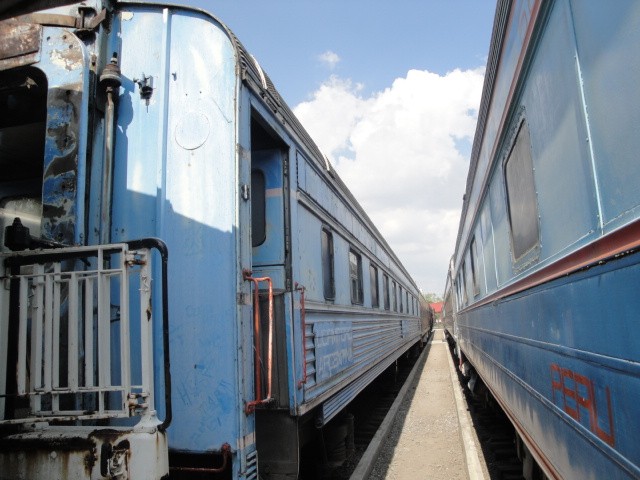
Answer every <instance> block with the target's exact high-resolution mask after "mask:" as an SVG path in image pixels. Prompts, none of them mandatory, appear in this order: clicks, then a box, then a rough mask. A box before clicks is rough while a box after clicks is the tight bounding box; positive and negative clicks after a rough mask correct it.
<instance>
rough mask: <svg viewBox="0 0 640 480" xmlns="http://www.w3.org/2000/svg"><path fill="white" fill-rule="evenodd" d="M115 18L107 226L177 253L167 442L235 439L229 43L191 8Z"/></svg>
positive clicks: (138, 11) (134, 9) (199, 447)
mask: <svg viewBox="0 0 640 480" xmlns="http://www.w3.org/2000/svg"><path fill="white" fill-rule="evenodd" d="M118 25H119V29H120V30H119V32H120V37H121V47H120V58H121V69H122V75H123V78H124V79H125V80H124V81H123V88H122V94H121V95H120V99H119V107H118V108H119V110H118V113H119V115H118V122H117V126H118V134H117V137H116V159H115V165H116V166H115V181H114V195H113V224H112V236H113V238H114V240H119V239H124V238H138V237H144V236H158V237H160V238H163V239H164V240H165V242H166V243H167V245H168V247H169V250H170V251H171V255H172V258H175V259H176V260H177V261H176V262H172V263H171V265H170V268H169V276H170V283H169V290H170V292H171V302H170V318H171V323H172V328H171V352H172V355H171V357H172V358H171V365H172V371H173V372H174V379H175V380H174V385H173V386H172V387H173V388H172V390H173V401H174V422H173V426H172V427H171V429H170V431H169V446H170V448H176V449H180V450H193V451H203V450H216V449H219V448H220V447H221V445H222V444H223V443H225V442H226V443H229V444H231V445H234V446H237V439H238V438H241V437H242V436H243V435H244V434H241V433H240V431H239V428H240V427H239V426H240V424H241V419H240V414H241V412H240V411H239V410H238V408H237V403H238V398H239V397H240V396H241V393H240V392H239V390H238V389H239V384H238V382H237V381H236V380H235V379H236V375H237V373H236V372H237V370H236V369H237V365H238V361H239V358H238V354H237V352H238V350H239V344H238V342H239V340H238V337H237V332H236V330H235V328H234V324H235V322H234V321H232V319H233V318H235V317H236V280H235V279H236V276H237V274H238V273H237V269H238V264H237V262H236V260H235V256H236V255H235V248H236V247H235V241H236V240H235V235H236V231H237V224H236V218H235V214H234V210H235V205H236V189H235V185H234V182H232V181H229V179H233V178H235V173H234V172H235V170H236V168H237V167H236V156H235V141H234V138H235V128H234V119H235V100H236V91H237V86H236V76H235V52H234V50H233V47H232V44H231V41H230V40H229V38H228V37H227V35H226V33H225V32H224V30H222V29H221V28H220V27H219V25H217V24H216V23H215V22H214V21H213V20H212V19H210V18H207V17H205V16H204V15H200V14H195V13H193V12H188V11H183V10H174V9H164V10H163V9H159V8H158V7H155V6H148V7H147V6H133V5H132V6H131V7H130V8H129V7H124V8H123V9H122V10H121V11H120V12H119V15H118ZM143 75H144V76H150V77H152V78H153V85H154V87H153V92H152V93H151V96H150V98H148V99H146V98H143V97H142V96H141V92H140V85H139V83H137V82H136V80H138V81H140V80H141V79H142V78H143ZM156 381H157V383H158V385H159V386H160V385H161V382H162V379H161V377H160V376H159V375H157V378H156Z"/></svg>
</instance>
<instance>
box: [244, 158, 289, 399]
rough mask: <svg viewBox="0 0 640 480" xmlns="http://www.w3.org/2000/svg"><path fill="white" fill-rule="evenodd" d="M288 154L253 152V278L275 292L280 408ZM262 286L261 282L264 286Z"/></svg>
mask: <svg viewBox="0 0 640 480" xmlns="http://www.w3.org/2000/svg"><path fill="white" fill-rule="evenodd" d="M286 161H287V158H286V153H285V152H284V151H283V150H281V149H277V148H276V149H266V150H253V151H252V152H251V162H252V163H251V191H252V195H251V217H252V218H251V224H252V247H253V248H252V269H253V276H254V277H269V278H271V280H272V282H273V293H274V335H273V339H274V345H273V352H274V358H273V369H272V378H273V382H272V394H273V396H274V397H275V399H276V400H275V401H276V402H277V405H278V406H279V407H283V408H286V407H288V402H289V398H288V397H289V395H288V390H287V388H288V387H287V357H286V334H285V317H286V312H285V301H284V297H285V293H286V291H287V290H288V289H289V288H288V283H289V282H288V275H287V271H288V268H287V265H288V255H289V252H288V245H289V240H288V236H289V228H288V221H287V201H286V200H287V197H288V177H287V175H286V170H287V169H286V163H287V162H286ZM261 287H262V285H261ZM261 292H262V295H261V301H260V310H261V312H260V318H261V323H262V325H261V331H262V332H263V334H262V339H261V340H262V344H261V347H262V348H261V352H263V362H262V365H261V366H260V369H261V371H262V372H264V373H263V376H265V381H263V382H262V384H263V386H264V387H265V388H266V363H265V362H266V352H267V351H268V348H269V345H268V335H267V332H268V328H269V326H268V316H269V313H268V298H267V296H266V292H263V291H261Z"/></svg>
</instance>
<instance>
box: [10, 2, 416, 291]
mask: <svg viewBox="0 0 640 480" xmlns="http://www.w3.org/2000/svg"><path fill="white" fill-rule="evenodd" d="M79 3H80V2H78V1H77V0H75V1H74V0H2V3H0V20H2V19H6V18H10V17H14V16H19V15H25V14H29V13H33V12H36V11H39V10H44V9H54V8H56V9H57V8H59V7H69V6H72V5H73V4H79ZM87 3H96V4H100V3H102V4H108V3H112V4H117V5H122V6H124V5H158V6H165V7H173V8H179V9H184V10H191V11H196V12H199V13H202V14H204V15H207V16H209V17H211V18H212V19H214V20H215V21H216V22H217V23H219V24H220V25H221V26H222V28H223V29H224V31H225V32H226V33H227V35H228V37H229V38H230V40H231V42H232V44H233V46H234V49H235V51H236V60H237V65H238V68H239V69H240V70H239V72H238V73H239V75H240V77H241V78H242V79H243V80H244V81H245V84H246V85H248V86H249V88H251V89H252V90H253V91H254V92H255V93H256V94H257V95H258V96H260V97H261V98H262V100H263V101H264V102H265V103H267V105H268V106H269V107H270V108H271V111H274V112H276V114H279V115H280V117H281V120H282V121H283V123H284V124H285V126H287V127H288V128H289V129H290V130H292V131H293V133H294V135H295V136H296V137H297V138H298V139H299V142H300V143H301V144H302V146H303V147H304V148H305V149H306V150H307V152H308V154H309V155H310V156H311V157H313V160H314V161H315V162H316V163H317V164H318V165H319V166H320V167H321V168H322V169H323V170H324V171H325V172H327V173H328V176H327V177H328V178H330V179H331V181H333V182H334V183H335V186H336V187H337V189H338V190H339V191H341V192H342V193H343V194H344V195H345V197H346V198H347V199H348V200H349V202H350V204H351V205H352V206H353V208H355V209H356V211H357V214H358V215H359V216H360V217H361V218H362V219H363V221H364V223H365V225H366V227H367V228H368V229H369V230H370V233H371V234H372V235H373V237H374V238H376V240H377V241H378V242H379V243H380V244H381V245H382V247H383V248H384V249H385V250H386V251H387V253H388V254H389V256H390V257H391V258H392V259H393V261H394V262H395V263H396V264H397V265H398V267H399V268H400V269H401V270H402V272H403V273H404V274H405V275H406V277H407V279H408V280H409V281H410V282H411V284H412V285H413V287H415V288H416V290H417V289H418V286H417V285H416V283H415V281H414V280H413V278H412V277H411V275H410V274H409V272H408V271H407V270H406V268H405V267H404V265H403V264H402V262H401V261H400V259H399V258H398V257H397V255H396V254H395V252H394V251H393V250H392V249H391V247H390V246H389V244H388V243H387V241H386V240H385V239H384V237H383V236H382V234H381V233H380V231H379V230H378V228H377V227H376V226H375V225H374V223H373V222H372V221H371V219H370V218H369V216H368V215H367V213H366V212H365V211H364V209H363V208H362V206H361V205H360V203H359V202H358V201H357V200H356V198H355V197H354V196H353V194H352V193H351V191H350V190H349V188H348V187H347V186H346V184H345V183H344V182H343V181H342V179H341V178H340V177H339V176H338V174H337V172H336V171H335V170H334V169H333V167H332V166H331V164H330V162H329V159H328V158H327V156H326V155H325V154H324V153H322V151H321V150H320V148H319V147H318V145H317V144H316V143H315V142H314V140H313V139H312V138H311V136H310V135H309V133H308V132H307V131H306V129H305V128H304V127H303V126H302V124H301V123H300V121H299V120H298V119H297V117H296V116H295V114H294V113H293V111H292V110H291V109H290V108H289V106H288V105H287V103H286V102H285V101H284V100H283V99H282V97H281V96H280V94H279V93H278V90H277V89H276V88H275V86H274V84H273V82H272V81H271V79H270V78H269V76H268V75H267V74H266V72H264V70H262V68H261V67H260V64H259V63H258V61H257V60H256V59H255V58H254V57H253V56H252V55H251V54H250V53H249V52H248V50H247V49H246V48H245V47H244V45H242V43H241V42H240V40H239V39H238V38H237V37H236V35H235V34H234V33H233V32H232V30H231V29H230V28H229V27H228V26H227V25H226V24H225V23H224V22H223V21H221V20H220V19H219V18H218V17H216V16H215V15H214V14H212V13H210V12H208V11H207V10H203V9H201V8H196V7H191V6H185V5H180V4H177V3H172V2H158V1H149V0H112V1H110V0H94V2H87Z"/></svg>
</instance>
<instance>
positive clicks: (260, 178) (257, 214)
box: [251, 170, 267, 247]
mask: <svg viewBox="0 0 640 480" xmlns="http://www.w3.org/2000/svg"><path fill="white" fill-rule="evenodd" d="M265 185H266V182H265V178H264V173H262V172H261V171H260V170H252V171H251V246H252V247H258V246H260V245H262V244H263V243H264V241H265V240H266V239H267V210H266V202H267V197H266V187H265Z"/></svg>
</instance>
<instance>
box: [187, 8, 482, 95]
mask: <svg viewBox="0 0 640 480" xmlns="http://www.w3.org/2000/svg"><path fill="white" fill-rule="evenodd" d="M183 1H184V3H185V4H187V5H192V6H196V7H199V8H203V9H204V10H207V11H209V12H210V13H213V14H214V15H215V16H216V17H218V19H220V20H221V21H222V22H224V23H226V24H227V25H228V26H229V27H230V28H231V29H232V30H233V32H234V33H235V34H236V36H238V38H239V39H240V41H241V42H242V43H243V44H244V46H245V47H246V48H247V49H248V50H249V52H251V54H252V55H253V56H255V57H256V58H257V59H258V61H259V62H260V64H261V66H262V68H264V69H265V71H266V72H267V73H268V74H269V76H270V77H271V79H272V80H273V82H274V84H275V85H276V87H277V88H278V91H279V92H280V94H281V95H282V97H283V98H284V99H285V101H286V102H287V103H288V104H289V105H290V106H295V105H297V104H298V103H299V102H301V101H303V100H305V99H306V98H307V97H308V96H309V94H311V93H312V92H313V91H314V90H316V89H317V88H318V87H319V86H320V84H321V83H322V82H323V81H324V80H325V79H326V77H327V75H328V73H334V74H337V75H340V76H341V77H346V78H350V79H352V80H354V81H356V82H360V83H363V84H364V86H365V89H366V90H365V93H368V92H374V91H378V90H383V89H384V88H386V87H388V86H389V85H391V83H392V81H393V80H394V79H395V78H397V77H399V76H402V75H405V74H406V73H407V71H409V70H410V69H427V70H429V71H431V72H435V73H439V74H444V73H446V72H448V71H451V70H453V69H455V68H461V69H466V68H473V67H477V66H479V65H484V63H485V62H486V56H487V52H488V50H489V38H490V35H491V26H492V23H493V15H494V12H495V0H493V1H492V0H473V1H472V0H466V1H462V0H399V1H391V0H385V1H382V0H368V1H365V0H315V1H313V0H218V1H215V0H183ZM326 51H332V52H335V53H336V54H337V55H339V57H340V61H339V62H338V64H337V65H336V66H335V68H334V69H333V70H331V69H330V68H328V65H327V64H326V63H323V62H321V61H320V60H319V59H318V55H320V54H322V53H324V52H326Z"/></svg>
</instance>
